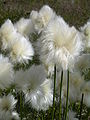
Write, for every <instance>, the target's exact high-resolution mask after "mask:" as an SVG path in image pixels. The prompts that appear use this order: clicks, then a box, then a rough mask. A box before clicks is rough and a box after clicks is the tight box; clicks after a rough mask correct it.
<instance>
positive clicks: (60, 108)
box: [59, 70, 63, 120]
mask: <svg viewBox="0 0 90 120" xmlns="http://www.w3.org/2000/svg"><path fill="white" fill-rule="evenodd" d="M62 82H63V70H62V72H61V82H60V98H59V103H60V104H59V120H61V119H62V118H61V117H62V116H61V113H62V107H61V106H62V105H61V95H62Z"/></svg>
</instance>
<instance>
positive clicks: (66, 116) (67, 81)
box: [65, 70, 69, 120]
mask: <svg viewBox="0 0 90 120" xmlns="http://www.w3.org/2000/svg"><path fill="white" fill-rule="evenodd" d="M68 99H69V70H67V98H66V112H65V120H67V113H68Z"/></svg>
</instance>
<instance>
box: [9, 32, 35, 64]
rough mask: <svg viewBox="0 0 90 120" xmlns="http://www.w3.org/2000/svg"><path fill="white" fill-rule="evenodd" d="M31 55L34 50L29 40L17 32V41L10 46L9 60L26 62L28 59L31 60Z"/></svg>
mask: <svg viewBox="0 0 90 120" xmlns="http://www.w3.org/2000/svg"><path fill="white" fill-rule="evenodd" d="M33 55H34V50H33V47H32V45H31V43H30V41H29V40H28V39H26V38H25V37H23V36H21V35H20V34H19V35H18V39H17V41H16V42H15V43H14V44H13V45H12V48H11V53H10V57H11V60H12V61H13V62H15V63H16V62H19V63H24V62H28V60H32V57H33Z"/></svg>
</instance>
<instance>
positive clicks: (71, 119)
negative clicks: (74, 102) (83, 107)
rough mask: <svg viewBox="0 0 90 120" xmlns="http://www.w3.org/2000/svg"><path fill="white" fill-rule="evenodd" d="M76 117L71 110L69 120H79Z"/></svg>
mask: <svg viewBox="0 0 90 120" xmlns="http://www.w3.org/2000/svg"><path fill="white" fill-rule="evenodd" d="M75 116H76V113H75V112H73V111H72V110H69V112H68V118H69V120H79V119H78V118H76V117H75Z"/></svg>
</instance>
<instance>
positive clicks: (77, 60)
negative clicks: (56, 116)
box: [0, 5, 90, 120]
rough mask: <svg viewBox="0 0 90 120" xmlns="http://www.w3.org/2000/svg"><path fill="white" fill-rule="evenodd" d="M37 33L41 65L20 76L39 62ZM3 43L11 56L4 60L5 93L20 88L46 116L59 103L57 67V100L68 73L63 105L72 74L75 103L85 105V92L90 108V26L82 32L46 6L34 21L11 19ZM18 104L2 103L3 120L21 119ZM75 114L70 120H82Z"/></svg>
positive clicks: (0, 84)
mask: <svg viewBox="0 0 90 120" xmlns="http://www.w3.org/2000/svg"><path fill="white" fill-rule="evenodd" d="M36 33H37V35H38V40H37V42H36V43H35V47H36V50H37V52H39V53H38V54H39V58H40V62H41V65H32V66H31V67H30V68H28V69H27V70H22V69H20V70H19V71H18V70H16V71H14V65H17V64H21V63H24V64H23V65H26V64H27V63H29V60H30V61H31V60H32V59H33V56H34V49H33V46H32V44H31V42H30V41H32V39H31V37H30V36H32V34H36ZM0 40H1V52H2V53H4V52H6V55H7V57H4V55H2V54H1V55H0V70H1V71H0V89H1V90H5V89H7V88H9V87H10V86H11V85H12V84H14V85H15V89H16V90H17V91H18V92H20V91H22V92H23V93H24V94H25V102H29V103H30V104H31V106H32V108H34V109H36V110H37V111H40V110H44V111H46V110H47V109H48V108H49V106H52V103H53V86H54V85H53V74H54V65H56V68H57V70H56V72H57V75H56V76H57V78H56V92H57V95H59V93H60V81H61V71H62V70H63V85H62V95H61V97H62V98H61V99H62V103H63V104H62V105H63V106H64V107H65V103H66V102H65V101H66V96H67V76H66V74H67V70H69V71H70V74H69V79H70V86H69V104H70V103H73V102H77V101H80V100H81V95H82V93H83V94H84V104H85V105H86V106H88V107H90V81H87V82H86V81H85V76H84V74H82V73H83V71H85V70H86V69H89V68H90V21H88V22H87V23H86V24H85V25H84V27H81V28H80V31H79V30H77V29H76V28H75V27H74V26H69V25H68V24H67V23H66V22H65V21H64V19H63V18H62V17H61V16H57V15H56V13H55V12H54V11H53V10H52V8H50V7H49V6H48V5H45V6H43V7H42V8H41V9H40V10H39V11H34V10H33V11H31V13H30V18H21V19H20V20H19V21H17V22H16V23H14V24H13V23H12V22H11V20H9V19H8V20H6V21H5V23H4V24H3V25H2V26H1V28H0ZM33 44H34V43H33ZM7 52H8V54H7ZM55 100H57V99H55ZM16 103H17V100H15V99H14V97H13V96H12V95H10V94H9V95H7V96H3V97H2V98H0V120H12V119H15V120H19V115H18V113H17V112H15V111H14V108H15V105H16ZM75 115H76V113H74V112H73V111H69V112H68V118H69V120H78V119H77V118H75Z"/></svg>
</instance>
